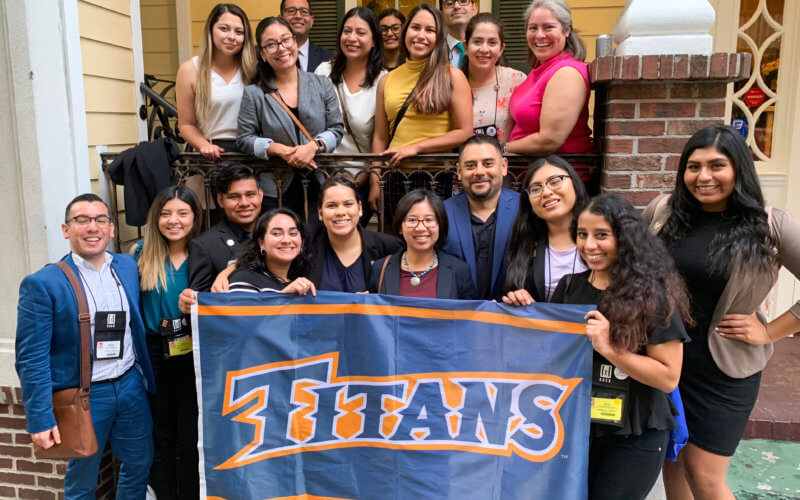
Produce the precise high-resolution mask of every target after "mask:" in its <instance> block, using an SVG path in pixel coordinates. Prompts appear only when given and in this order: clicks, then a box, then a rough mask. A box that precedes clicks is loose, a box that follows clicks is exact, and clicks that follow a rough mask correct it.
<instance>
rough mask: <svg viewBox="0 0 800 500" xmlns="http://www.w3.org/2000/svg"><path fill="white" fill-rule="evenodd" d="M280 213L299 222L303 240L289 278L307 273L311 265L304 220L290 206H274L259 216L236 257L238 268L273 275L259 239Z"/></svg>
mask: <svg viewBox="0 0 800 500" xmlns="http://www.w3.org/2000/svg"><path fill="white" fill-rule="evenodd" d="M280 214H282V215H288V216H289V217H291V218H292V220H294V222H295V224H297V230H298V231H299V232H300V238H301V239H302V241H303V243H302V246H301V247H300V254H299V255H298V256H297V257H295V258H294V260H293V261H292V263H291V265H290V266H289V280H294V279H296V278H299V277H300V276H303V275H304V274H305V273H306V271H307V270H308V268H309V265H308V254H307V252H306V237H305V233H304V232H303V221H301V220H300V217H298V215H297V214H296V213H294V212H293V211H291V210H289V209H288V208H273V209H272V210H269V211H267V212H264V213H263V214H261V215H260V216H259V217H258V220H256V225H255V229H253V235H252V236H251V237H250V239H249V240H247V241H245V242H244V244H242V248H241V249H240V250H239V253H238V255H237V257H236V259H237V265H236V267H237V268H239V267H243V268H246V269H252V270H253V271H258V272H260V273H266V274H269V275H272V272H271V271H270V270H269V269H268V268H267V263H266V261H265V259H264V256H263V255H261V246H260V245H259V244H258V240H259V239H263V238H264V236H265V235H266V234H267V228H268V227H269V222H270V221H271V220H272V218H273V217H275V216H276V215H280Z"/></svg>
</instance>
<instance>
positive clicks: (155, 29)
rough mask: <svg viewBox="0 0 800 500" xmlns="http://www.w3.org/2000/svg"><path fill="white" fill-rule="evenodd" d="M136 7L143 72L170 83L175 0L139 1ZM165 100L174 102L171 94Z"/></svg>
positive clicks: (175, 47) (175, 44)
mask: <svg viewBox="0 0 800 500" xmlns="http://www.w3.org/2000/svg"><path fill="white" fill-rule="evenodd" d="M139 5H140V8H141V13H142V52H143V56H144V72H145V73H147V74H150V75H155V76H157V77H159V78H164V79H166V80H173V81H174V80H175V74H176V73H177V71H178V64H179V61H178V33H177V28H176V26H177V21H176V18H175V0H139ZM168 97H169V99H170V100H174V95H173V93H170V94H168Z"/></svg>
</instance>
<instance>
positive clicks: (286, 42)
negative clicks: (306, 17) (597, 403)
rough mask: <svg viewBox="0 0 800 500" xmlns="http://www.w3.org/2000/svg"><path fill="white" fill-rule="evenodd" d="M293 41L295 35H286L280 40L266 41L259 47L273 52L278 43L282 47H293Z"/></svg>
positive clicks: (276, 48)
mask: <svg viewBox="0 0 800 500" xmlns="http://www.w3.org/2000/svg"><path fill="white" fill-rule="evenodd" d="M294 42H295V37H293V36H287V37H286V38H284V39H282V40H281V41H280V42H267V43H265V44H264V46H263V47H261V48H262V49H264V50H266V51H267V52H275V51H276V50H278V45H280V46H281V47H283V48H284V49H291V48H292V47H294Z"/></svg>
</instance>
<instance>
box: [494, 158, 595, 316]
mask: <svg viewBox="0 0 800 500" xmlns="http://www.w3.org/2000/svg"><path fill="white" fill-rule="evenodd" d="M588 199H589V198H588V196H587V195H586V188H585V187H584V185H583V182H581V179H580V177H578V174H577V173H576V172H575V169H573V168H572V166H571V165H570V164H569V163H568V162H567V161H566V160H564V159H563V158H561V157H560V156H556V155H550V156H546V157H544V158H539V159H538V160H536V161H535V162H533V164H532V165H531V166H530V168H528V172H527V173H526V174H525V178H524V179H523V181H522V185H521V186H520V197H519V210H518V211H517V218H516V219H515V220H514V228H513V229H512V230H511V240H510V242H509V244H508V252H507V253H506V286H505V289H506V291H507V294H506V296H505V297H503V302H505V303H507V304H514V305H518V306H519V305H528V304H530V303H531V302H550V298H551V296H552V295H553V291H554V290H555V288H556V285H557V284H558V281H559V280H560V279H561V277H562V276H564V275H565V274H572V273H577V272H581V271H584V270H585V269H586V264H585V263H584V262H583V259H581V256H580V255H579V253H578V251H577V249H576V247H575V240H574V238H573V236H572V235H571V233H570V229H569V228H570V223H571V221H572V215H573V214H574V212H575V211H576V210H577V211H580V209H581V208H582V207H583V206H584V205H585V204H586V202H587V201H588Z"/></svg>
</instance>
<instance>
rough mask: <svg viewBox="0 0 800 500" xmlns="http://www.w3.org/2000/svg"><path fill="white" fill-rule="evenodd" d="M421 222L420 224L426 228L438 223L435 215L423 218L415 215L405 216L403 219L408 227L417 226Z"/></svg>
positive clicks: (431, 227)
mask: <svg viewBox="0 0 800 500" xmlns="http://www.w3.org/2000/svg"><path fill="white" fill-rule="evenodd" d="M420 222H422V225H423V226H425V227H427V228H428V229H433V228H434V227H436V226H438V225H439V221H438V220H437V219H436V217H425V218H424V219H417V218H416V217H406V218H405V219H403V224H405V226H406V227H407V228H408V229H416V227H417V226H419V223H420Z"/></svg>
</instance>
